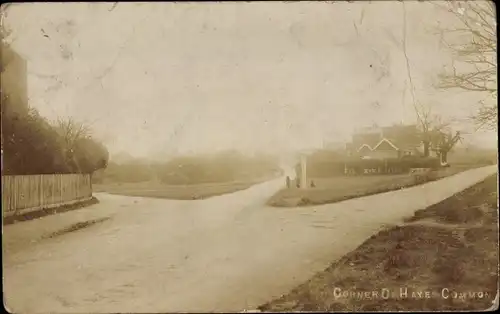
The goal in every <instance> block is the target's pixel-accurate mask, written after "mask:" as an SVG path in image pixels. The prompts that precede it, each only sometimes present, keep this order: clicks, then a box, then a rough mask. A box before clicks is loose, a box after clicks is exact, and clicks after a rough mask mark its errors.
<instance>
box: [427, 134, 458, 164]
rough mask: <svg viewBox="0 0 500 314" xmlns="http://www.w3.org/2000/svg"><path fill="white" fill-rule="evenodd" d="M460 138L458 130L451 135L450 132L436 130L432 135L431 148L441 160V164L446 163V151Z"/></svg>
mask: <svg viewBox="0 0 500 314" xmlns="http://www.w3.org/2000/svg"><path fill="white" fill-rule="evenodd" d="M460 140H461V135H460V131H456V132H455V134H454V135H453V134H452V133H451V132H442V131H440V132H436V133H435V134H434V137H433V142H432V148H431V149H432V150H434V151H435V152H436V153H437V155H438V156H439V159H440V161H441V165H447V164H448V153H449V152H450V151H451V150H452V148H453V147H454V146H455V144H457V142H458V141H460Z"/></svg>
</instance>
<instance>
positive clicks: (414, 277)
mask: <svg viewBox="0 0 500 314" xmlns="http://www.w3.org/2000/svg"><path fill="white" fill-rule="evenodd" d="M497 198H498V195H497V176H496V175H494V176H491V177H489V178H487V179H486V180H485V181H483V182H481V183H479V184H477V185H475V186H473V187H471V188H469V189H467V190H464V191H462V192H461V193H458V194H456V195H454V196H452V197H451V198H449V199H446V200H444V201H442V202H440V203H438V204H436V205H433V206H430V207H428V208H426V209H423V210H420V211H418V212H416V213H415V215H414V217H412V218H410V219H408V220H407V221H406V222H405V224H404V225H402V226H399V227H395V228H392V229H389V230H385V231H382V232H380V233H378V234H377V235H374V236H372V237H371V238H370V239H368V240H367V241H365V243H363V244H362V245H361V246H359V247H358V248H357V249H356V250H354V251H353V252H351V253H349V254H347V255H346V256H344V257H343V258H342V259H340V260H339V261H337V262H335V263H333V264H332V265H331V266H330V267H328V268H327V269H326V270H324V271H322V272H320V273H318V274H316V275H315V276H314V277H313V278H312V279H310V280H309V281H308V282H306V283H304V284H302V285H300V286H298V287H296V288H295V289H293V290H292V291H291V292H290V293H289V294H287V295H285V296H283V297H281V298H279V299H276V300H273V301H271V302H269V303H267V304H264V305H262V306H260V307H259V310H261V311H268V312H277V311H288V312H290V311H423V310H424V311H445V310H486V309H488V308H491V307H492V303H493V301H494V299H495V296H496V293H497V291H498V206H497Z"/></svg>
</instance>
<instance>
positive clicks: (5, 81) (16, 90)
mask: <svg viewBox="0 0 500 314" xmlns="http://www.w3.org/2000/svg"><path fill="white" fill-rule="evenodd" d="M1 52H2V55H1V62H2V73H1V89H2V115H3V114H12V113H26V112H27V111H28V79H27V62H26V60H24V59H23V58H22V57H21V56H20V55H19V54H18V53H17V52H15V51H14V50H12V48H10V47H8V46H5V45H3V44H2V48H1Z"/></svg>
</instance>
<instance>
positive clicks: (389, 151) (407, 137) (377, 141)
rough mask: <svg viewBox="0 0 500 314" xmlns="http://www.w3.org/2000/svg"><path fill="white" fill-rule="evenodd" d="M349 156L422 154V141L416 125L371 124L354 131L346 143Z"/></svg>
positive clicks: (376, 156) (391, 156) (373, 156)
mask: <svg viewBox="0 0 500 314" xmlns="http://www.w3.org/2000/svg"><path fill="white" fill-rule="evenodd" d="M346 148H347V151H348V153H349V155H350V156H353V157H361V158H364V159H386V158H400V157H403V156H422V155H423V143H422V139H421V136H420V133H419V130H418V127H417V125H404V124H396V125H392V126H388V127H378V126H376V125H375V126H373V127H370V128H364V129H361V130H359V131H358V132H356V133H354V134H353V136H352V142H351V143H348V144H347V147H346Z"/></svg>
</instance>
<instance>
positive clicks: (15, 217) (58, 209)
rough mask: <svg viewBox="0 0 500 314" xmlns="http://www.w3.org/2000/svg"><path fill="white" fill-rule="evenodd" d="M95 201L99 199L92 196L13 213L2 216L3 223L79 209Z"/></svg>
mask: <svg viewBox="0 0 500 314" xmlns="http://www.w3.org/2000/svg"><path fill="white" fill-rule="evenodd" d="M97 203H99V200H98V199H97V198H95V197H92V198H91V199H90V200H87V201H83V202H78V203H75V204H69V205H63V206H59V207H54V208H43V209H39V210H35V211H32V212H29V213H24V214H15V215H12V216H8V217H5V218H3V224H4V225H11V224H14V223H16V222H21V221H27V220H32V219H37V218H42V217H45V216H48V215H53V214H60V213H64V212H67V211H71V210H76V209H80V208H83V207H87V206H90V205H94V204H97Z"/></svg>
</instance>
